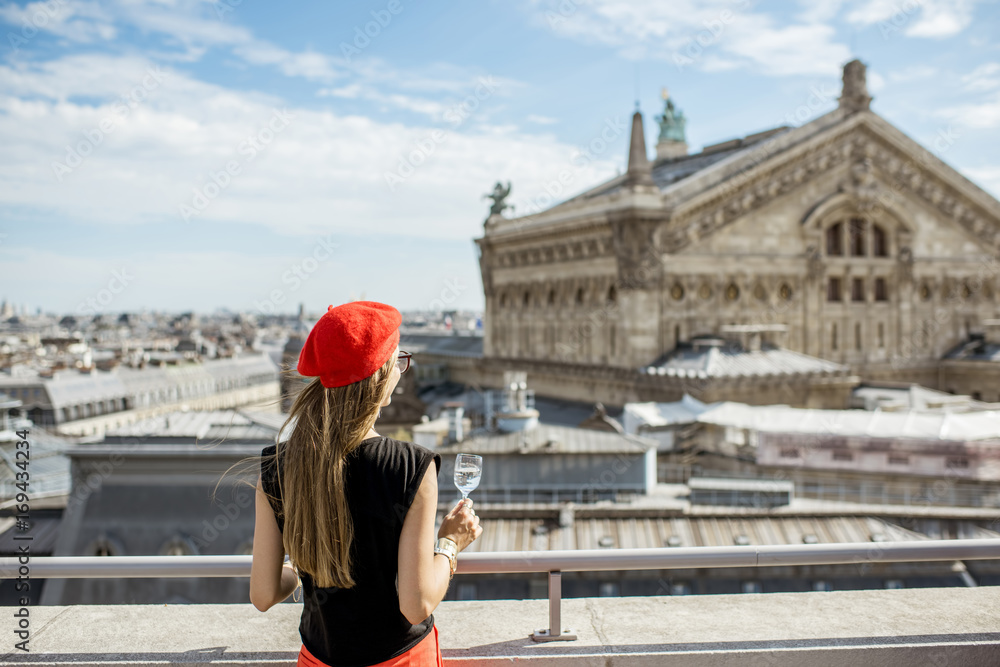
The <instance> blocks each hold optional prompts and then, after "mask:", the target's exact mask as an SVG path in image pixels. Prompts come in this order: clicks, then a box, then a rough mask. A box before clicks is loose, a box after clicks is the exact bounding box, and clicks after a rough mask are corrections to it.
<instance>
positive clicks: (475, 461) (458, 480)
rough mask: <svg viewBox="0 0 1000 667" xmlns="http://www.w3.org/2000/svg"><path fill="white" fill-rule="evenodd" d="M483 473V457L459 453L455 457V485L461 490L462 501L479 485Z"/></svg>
mask: <svg viewBox="0 0 1000 667" xmlns="http://www.w3.org/2000/svg"><path fill="white" fill-rule="evenodd" d="M482 474H483V457H482V456H478V455H476V454H459V455H458V456H456V457H455V486H457V487H458V490H459V491H461V492H462V502H463V503H464V502H465V499H466V498H468V497H469V494H470V493H472V491H473V490H474V489H475V488H476V487H477V486H479V478H480V477H481V476H482Z"/></svg>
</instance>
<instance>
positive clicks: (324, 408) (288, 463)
mask: <svg viewBox="0 0 1000 667" xmlns="http://www.w3.org/2000/svg"><path fill="white" fill-rule="evenodd" d="M396 358H397V354H396V353H395V352H394V353H393V354H392V356H391V357H389V360H388V361H386V362H385V364H383V365H382V367H381V368H380V369H379V370H378V371H376V372H375V373H374V374H373V375H371V376H369V377H367V378H365V379H363V380H360V381H358V382H355V383H353V384H349V385H347V386H344V387H333V388H329V389H328V388H326V387H324V386H323V384H322V383H321V382H320V379H319V378H314V379H313V380H312V381H311V382H310V383H309V384H307V385H306V386H305V387H303V388H302V390H301V391H300V392H299V394H298V395H297V396H296V397H295V401H294V403H293V404H292V407H291V410H290V411H289V415H288V419H287V420H285V423H284V424H283V425H282V427H281V431H280V432H279V433H283V432H284V430H285V428H286V427H288V426H289V424H290V423H291V422H292V421H293V420H294V421H295V424H294V429H293V430H292V432H291V435H290V436H289V437H288V439H287V440H286V441H284V442H279V443H278V446H277V448H276V452H275V458H278V460H280V461H281V466H280V467H279V468H278V475H277V480H278V485H279V489H280V493H281V499H280V500H281V509H282V515H283V516H284V519H285V523H284V528H283V530H282V541H283V542H284V545H285V552H286V553H287V554H288V555H289V556H290V558H291V561H292V563H293V564H294V565H295V567H296V568H298V570H299V571H300V572H306V573H308V574H309V575H310V576H311V577H312V578H313V581H314V582H315V583H316V586H318V587H320V588H329V587H333V586H335V587H337V588H352V587H353V586H354V583H355V582H354V577H353V576H352V575H351V566H352V563H351V544H352V542H353V540H354V526H353V523H352V521H351V514H350V511H349V508H348V505H347V494H346V492H345V480H344V461H345V459H346V458H347V456H348V455H349V454H350V453H351V452H352V451H354V449H355V448H356V447H357V446H358V445H359V444H360V443H361V441H362V440H363V439H364V436H365V434H367V433H368V431H369V430H370V429H371V428H372V427H373V426H374V424H375V420H376V419H378V415H379V408H380V406H381V404H382V401H384V400H385V397H386V395H387V392H388V389H389V379H390V378H391V377H392V369H393V366H394V365H395V364H396ZM268 463H273V462H268V461H266V460H265V461H264V464H265V465H267V464H268ZM265 493H266V492H265Z"/></svg>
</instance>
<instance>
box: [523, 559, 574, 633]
mask: <svg viewBox="0 0 1000 667" xmlns="http://www.w3.org/2000/svg"><path fill="white" fill-rule="evenodd" d="M561 604H562V572H560V571H559V570H554V571H552V572H549V627H548V628H547V629H544V630H535V633H534V634H533V635H531V638H532V639H534V640H535V641H536V642H554V641H570V640H573V639H576V630H566V629H563V627H562V614H561V613H560V611H561V610H560V605H561Z"/></svg>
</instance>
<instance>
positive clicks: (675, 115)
mask: <svg viewBox="0 0 1000 667" xmlns="http://www.w3.org/2000/svg"><path fill="white" fill-rule="evenodd" d="M662 97H663V99H664V100H666V102H667V104H666V107H665V108H664V110H663V115H662V116H657V117H656V120H657V122H659V123H660V139H659V140H660V141H682V142H686V141H687V140H686V139H685V138H684V124H685V123H687V118H685V117H684V112H683V111H681V110H680V109H675V108H674V101H673V100H672V99H670V95H669V94H667V89H666V88H664V89H663V92H662Z"/></svg>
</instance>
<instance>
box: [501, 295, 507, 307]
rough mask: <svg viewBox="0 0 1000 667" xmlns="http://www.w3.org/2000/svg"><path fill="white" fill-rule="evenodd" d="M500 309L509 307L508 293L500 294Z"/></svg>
mask: <svg viewBox="0 0 1000 667" xmlns="http://www.w3.org/2000/svg"><path fill="white" fill-rule="evenodd" d="M500 307H501V308H506V307H507V293H506V292H503V293H501V294H500Z"/></svg>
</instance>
